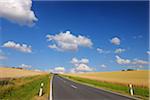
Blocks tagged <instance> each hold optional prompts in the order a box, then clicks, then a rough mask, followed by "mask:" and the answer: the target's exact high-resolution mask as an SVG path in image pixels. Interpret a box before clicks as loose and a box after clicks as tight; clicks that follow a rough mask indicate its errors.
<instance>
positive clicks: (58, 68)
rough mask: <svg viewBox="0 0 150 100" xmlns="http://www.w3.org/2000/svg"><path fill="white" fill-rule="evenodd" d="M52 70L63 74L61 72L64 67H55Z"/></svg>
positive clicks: (63, 70)
mask: <svg viewBox="0 0 150 100" xmlns="http://www.w3.org/2000/svg"><path fill="white" fill-rule="evenodd" d="M52 71H53V72H54V73H60V74H63V73H64V72H65V68H64V67H55V68H54V69H53V70H52Z"/></svg>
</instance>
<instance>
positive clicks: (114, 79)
mask: <svg viewBox="0 0 150 100" xmlns="http://www.w3.org/2000/svg"><path fill="white" fill-rule="evenodd" d="M67 75H70V76H77V77H82V78H88V79H93V80H98V81H105V82H111V83H118V84H123V85H128V84H129V83H131V84H133V85H136V86H140V87H148V86H149V79H150V78H149V71H147V70H140V71H118V72H94V73H81V74H67Z"/></svg>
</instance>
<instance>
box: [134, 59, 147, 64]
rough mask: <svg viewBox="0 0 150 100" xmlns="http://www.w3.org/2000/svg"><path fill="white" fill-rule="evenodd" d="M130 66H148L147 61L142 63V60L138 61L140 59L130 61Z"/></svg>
mask: <svg viewBox="0 0 150 100" xmlns="http://www.w3.org/2000/svg"><path fill="white" fill-rule="evenodd" d="M132 64H135V65H147V64H149V62H148V61H144V60H140V59H134V60H133V61H132Z"/></svg>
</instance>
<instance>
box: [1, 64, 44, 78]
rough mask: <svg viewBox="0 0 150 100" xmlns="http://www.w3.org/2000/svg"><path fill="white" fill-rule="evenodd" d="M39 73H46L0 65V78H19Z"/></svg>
mask: <svg viewBox="0 0 150 100" xmlns="http://www.w3.org/2000/svg"><path fill="white" fill-rule="evenodd" d="M40 74H47V73H46V72H38V71H31V70H25V69H16V68H6V67H0V79H1V78H19V77H26V76H34V75H40Z"/></svg>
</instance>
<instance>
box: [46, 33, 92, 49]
mask: <svg viewBox="0 0 150 100" xmlns="http://www.w3.org/2000/svg"><path fill="white" fill-rule="evenodd" d="M46 37H47V38H48V41H53V42H54V44H52V45H49V46H48V47H49V48H51V49H56V50H58V51H77V50H78V48H79V47H81V46H82V47H88V48H90V47H92V45H93V43H92V41H91V40H90V39H89V38H87V37H85V36H81V35H78V36H75V35H73V34H71V32H70V31H66V32H64V33H63V32H60V33H59V34H56V35H47V36H46Z"/></svg>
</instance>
